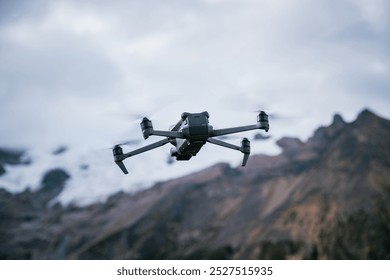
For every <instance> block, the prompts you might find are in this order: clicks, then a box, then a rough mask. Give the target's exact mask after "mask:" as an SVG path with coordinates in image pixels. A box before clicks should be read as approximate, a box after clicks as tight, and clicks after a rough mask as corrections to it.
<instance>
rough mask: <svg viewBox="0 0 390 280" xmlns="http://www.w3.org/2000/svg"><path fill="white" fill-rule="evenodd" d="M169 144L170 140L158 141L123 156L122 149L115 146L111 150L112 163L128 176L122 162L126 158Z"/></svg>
mask: <svg viewBox="0 0 390 280" xmlns="http://www.w3.org/2000/svg"><path fill="white" fill-rule="evenodd" d="M169 142H171V140H169V139H168V138H166V139H163V140H160V141H158V142H156V143H153V144H150V145H147V146H145V147H142V148H139V149H136V150H134V151H131V152H128V153H125V154H124V153H123V151H122V148H121V147H120V146H118V145H117V146H115V147H114V149H113V153H114V161H115V163H116V164H117V165H118V166H119V168H120V169H121V170H122V171H123V173H125V174H128V171H127V169H126V167H125V165H124V164H123V162H122V161H123V160H124V159H126V158H128V157H132V156H135V155H138V154H141V153H144V152H147V151H150V150H153V149H156V148H158V147H161V146H163V145H165V144H168V143H169Z"/></svg>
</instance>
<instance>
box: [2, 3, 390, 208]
mask: <svg viewBox="0 0 390 280" xmlns="http://www.w3.org/2000/svg"><path fill="white" fill-rule="evenodd" d="M389 34H390V4H389V2H388V1H386V0H353V1H352V0H340V1H333V0H321V1H308V0H296V1H285V0H283V1H279V0H276V1H275V0H273V1H268V0H260V1H254V0H240V1H234V0H197V1H178V0H169V1H157V0H150V1H141V0H139V1H138V0H131V1H117V0H115V1H76V0H74V1H72V0H67V1H62V0H58V1H47V0H31V1H23V0H17V1H0V61H1V63H0V135H1V137H0V147H1V148H2V149H3V150H4V151H12V152H13V153H16V155H20V157H21V158H20V161H21V162H24V163H27V164H10V162H9V161H8V163H6V164H4V166H3V169H4V170H3V171H4V172H2V173H3V174H2V175H1V176H0V187H1V188H2V189H4V190H6V191H7V192H11V193H20V192H23V191H25V190H26V189H29V190H32V191H36V190H38V189H39V188H41V187H42V182H43V181H42V180H43V179H42V178H43V177H44V175H45V174H47V171H48V170H52V169H60V170H65V171H66V174H67V176H69V178H68V179H67V181H66V188H64V189H63V190H62V191H61V192H60V193H59V195H58V196H56V197H55V198H54V200H53V201H51V204H55V203H56V202H60V203H62V204H63V205H68V204H69V203H72V204H73V205H79V206H83V205H89V204H91V203H95V202H104V201H106V199H107V198H108V197H109V196H110V195H112V194H114V193H116V192H118V191H125V192H130V193H134V192H136V191H139V190H144V189H147V188H148V187H150V186H152V185H154V184H155V183H156V182H161V181H165V180H168V179H172V178H177V177H180V176H183V175H187V174H191V173H193V172H197V171H200V170H202V169H204V168H207V167H210V166H213V165H214V164H216V163H219V162H226V163H228V164H230V165H231V166H232V167H235V166H238V165H239V163H240V161H241V154H239V153H237V152H234V151H230V150H226V149H222V148H219V147H216V146H212V147H210V146H209V145H206V146H205V147H204V148H203V149H202V150H201V151H200V153H199V154H198V155H197V156H196V157H195V158H193V159H191V161H189V162H179V163H170V162H169V161H168V155H169V148H170V147H168V146H164V147H163V148H160V149H157V150H153V151H151V152H149V153H145V154H142V155H139V156H137V157H134V158H131V159H128V160H126V162H125V164H126V166H127V168H128V169H129V171H130V174H129V175H126V176H125V175H123V174H122V173H121V171H120V170H119V168H118V167H117V166H116V165H115V164H114V162H113V158H112V151H111V149H110V148H111V147H113V146H114V145H115V144H118V143H123V142H126V141H131V145H130V146H124V151H125V152H127V151H130V150H131V149H135V148H138V147H140V146H142V145H144V144H149V143H152V142H154V141H157V140H159V138H158V137H151V138H149V139H148V140H147V141H145V140H143V138H142V134H141V130H140V127H139V122H140V119H141V118H142V117H143V116H147V117H149V118H150V119H151V120H152V121H153V125H154V128H155V129H159V130H165V129H168V127H169V126H170V125H172V124H175V123H176V122H177V121H178V119H179V118H180V115H181V113H182V112H184V111H188V112H201V111H206V110H207V111H208V112H209V113H210V123H211V125H213V126H214V127H215V128H223V127H229V126H236V125H246V124H252V123H255V121H256V115H257V113H256V111H258V110H264V111H266V112H267V113H269V114H270V126H271V129H270V131H269V132H268V135H269V136H270V138H267V139H265V140H261V141H256V140H253V141H252V154H265V155H268V156H277V155H279V154H280V153H281V151H282V149H281V147H282V146H283V145H280V144H279V145H276V144H275V142H276V141H277V140H278V139H280V138H282V137H285V136H288V137H297V138H299V139H300V140H301V141H303V142H305V141H307V140H308V139H309V138H310V137H311V136H313V133H314V131H315V130H316V129H317V128H318V127H320V126H329V125H330V124H332V123H333V122H334V120H333V116H334V114H336V113H337V114H340V115H341V116H342V118H343V119H344V121H346V122H352V121H354V120H355V119H356V117H357V116H358V114H359V113H360V112H361V111H362V110H364V109H366V108H368V109H370V111H371V112H373V113H375V114H376V115H378V116H380V117H383V118H387V119H389V118H390V112H389V109H388V108H390V98H389V92H388V90H389V88H390V79H389V77H390V36H389ZM256 133H257V132H249V133H242V134H239V135H238V136H239V137H243V136H246V137H249V138H252V139H253V138H255V136H256ZM258 138H259V137H258ZM260 138H262V137H260ZM231 142H232V143H235V144H238V143H239V142H240V139H236V140H231ZM19 151H20V152H21V154H18V152H19ZM5 162H6V161H5ZM11 162H12V161H11ZM249 164H250V161H249Z"/></svg>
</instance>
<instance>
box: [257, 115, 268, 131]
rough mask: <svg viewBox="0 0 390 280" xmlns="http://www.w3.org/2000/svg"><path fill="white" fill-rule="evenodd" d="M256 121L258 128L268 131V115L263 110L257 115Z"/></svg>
mask: <svg viewBox="0 0 390 280" xmlns="http://www.w3.org/2000/svg"><path fill="white" fill-rule="evenodd" d="M257 123H258V124H259V125H260V129H265V131H266V132H268V130H269V122H268V115H267V114H266V113H265V112H264V111H261V112H260V114H259V115H258V116H257Z"/></svg>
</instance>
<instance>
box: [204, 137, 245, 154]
mask: <svg viewBox="0 0 390 280" xmlns="http://www.w3.org/2000/svg"><path fill="white" fill-rule="evenodd" d="M207 142H209V143H211V144H215V145H218V146H222V147H225V148H229V149H233V150H237V151H241V147H240V146H236V145H233V144H230V143H227V142H224V141H221V140H218V139H214V138H208V139H207Z"/></svg>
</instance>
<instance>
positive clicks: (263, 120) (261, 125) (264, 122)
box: [210, 111, 269, 137]
mask: <svg viewBox="0 0 390 280" xmlns="http://www.w3.org/2000/svg"><path fill="white" fill-rule="evenodd" d="M255 129H264V130H265V131H266V132H268V130H269V123H268V115H267V114H266V113H265V112H264V111H261V112H260V114H259V115H258V116H257V123H256V124H253V125H245V126H238V127H231V128H223V129H214V130H213V131H212V132H211V135H210V136H211V137H213V136H221V135H226V134H232V133H238V132H243V131H248V130H255Z"/></svg>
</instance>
